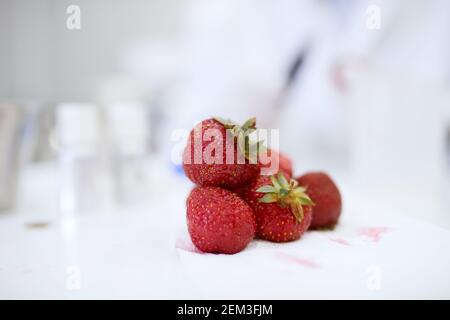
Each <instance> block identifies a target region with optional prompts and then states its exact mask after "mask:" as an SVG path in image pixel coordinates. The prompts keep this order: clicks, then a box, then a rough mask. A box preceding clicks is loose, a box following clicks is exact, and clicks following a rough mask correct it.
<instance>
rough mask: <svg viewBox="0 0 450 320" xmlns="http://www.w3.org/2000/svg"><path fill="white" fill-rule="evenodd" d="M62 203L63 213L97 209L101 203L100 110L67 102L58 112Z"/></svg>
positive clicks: (85, 104)
mask: <svg viewBox="0 0 450 320" xmlns="http://www.w3.org/2000/svg"><path fill="white" fill-rule="evenodd" d="M56 126H57V127H56V128H57V130H56V132H57V134H56V140H57V146H58V153H59V170H60V171H59V179H60V187H59V193H60V194H59V205H60V210H61V212H62V213H63V214H66V213H67V214H74V213H75V214H77V213H83V212H93V211H94V210H96V209H97V208H98V207H99V205H100V203H99V202H100V190H99V154H98V151H99V147H100V128H99V119H98V109H97V107H96V106H95V105H92V104H88V103H63V104H60V105H59V106H58V107H57V111H56Z"/></svg>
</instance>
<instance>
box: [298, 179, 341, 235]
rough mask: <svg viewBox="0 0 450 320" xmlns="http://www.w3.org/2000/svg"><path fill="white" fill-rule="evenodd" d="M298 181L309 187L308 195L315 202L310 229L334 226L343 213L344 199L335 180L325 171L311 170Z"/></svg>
mask: <svg viewBox="0 0 450 320" xmlns="http://www.w3.org/2000/svg"><path fill="white" fill-rule="evenodd" d="M297 181H298V183H299V184H300V185H302V186H305V187H306V188H307V193H308V195H309V196H310V197H311V199H312V200H313V201H314V203H315V206H314V212H313V219H312V222H311V226H310V229H318V228H319V229H322V228H324V229H328V228H332V227H334V226H335V225H336V223H337V222H338V219H339V216H340V215H341V210H342V199H341V194H340V193H339V189H338V187H337V186H336V184H335V183H334V182H333V180H332V179H331V178H330V177H329V176H328V175H327V174H325V173H323V172H311V173H307V174H304V175H303V176H301V177H299V178H298V179H297Z"/></svg>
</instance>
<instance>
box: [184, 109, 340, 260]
mask: <svg viewBox="0 0 450 320" xmlns="http://www.w3.org/2000/svg"><path fill="white" fill-rule="evenodd" d="M255 130H256V120H255V119H254V118H252V119H250V120H248V121H246V122H245V123H244V124H243V125H242V126H239V125H237V124H235V123H232V122H229V121H224V120H222V119H218V118H214V119H208V120H204V121H202V122H201V123H199V124H198V125H197V126H196V127H195V128H194V129H193V130H192V131H191V133H190V135H189V138H188V143H187V146H186V148H185V150H184V153H183V168H184V172H185V174H186V176H187V177H188V178H189V179H190V180H191V181H193V182H194V183H195V184H196V187H195V188H194V189H193V190H192V191H191V193H190V194H189V196H188V199H187V202H186V204H187V224H188V230H189V234H190V236H191V239H192V242H193V243H194V244H195V246H196V247H197V248H198V249H200V250H201V251H203V252H210V253H226V254H233V253H237V252H239V251H241V250H243V249H244V248H245V247H246V246H247V244H248V243H249V242H250V241H252V240H253V239H254V238H255V237H256V238H259V239H265V240H268V241H273V242H287V241H293V240H297V239H299V238H300V237H301V236H302V235H303V234H304V233H305V232H306V230H308V229H329V228H333V227H334V226H335V225H336V223H337V222H338V219H339V216H340V214H341V208H342V200H341V195H340V193H339V190H338V188H337V187H336V185H335V183H334V182H333V180H332V179H331V178H330V177H329V176H328V175H327V174H325V173H322V172H311V173H307V174H304V175H302V176H300V177H298V178H293V170H292V161H291V160H290V159H289V158H288V157H286V156H285V155H283V154H281V153H278V152H276V151H273V150H270V149H269V150H267V151H268V153H269V155H271V157H270V159H274V156H275V157H277V159H278V163H279V165H278V168H279V169H278V172H276V173H275V174H273V175H270V176H268V175H262V174H261V168H262V167H264V166H267V165H268V164H266V163H265V164H262V163H261V161H250V159H251V158H250V156H249V152H250V149H251V148H250V145H251V143H250V142H249V135H250V134H251V133H252V132H254V131H255ZM206 132H215V133H220V134H219V135H207V134H205V133H206ZM212 146H214V148H215V151H213V152H212V153H213V155H214V159H213V160H214V161H211V159H209V158H208V159H207V158H206V157H205V156H204V154H207V152H208V151H209V152H210V153H211V150H212ZM258 147H259V145H258ZM218 148H219V149H218ZM260 149H261V148H259V150H260ZM217 150H219V151H220V150H221V151H223V152H217ZM230 150H231V152H230ZM257 150H258V148H257ZM214 152H216V154H214ZM228 156H231V161H230V158H225V157H228ZM238 159H241V160H242V159H244V161H238ZM257 159H259V158H257Z"/></svg>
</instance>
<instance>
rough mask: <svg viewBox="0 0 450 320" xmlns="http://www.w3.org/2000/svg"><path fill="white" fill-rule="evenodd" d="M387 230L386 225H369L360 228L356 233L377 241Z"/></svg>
mask: <svg viewBox="0 0 450 320" xmlns="http://www.w3.org/2000/svg"><path fill="white" fill-rule="evenodd" d="M389 230H390V228H388V227H369V228H362V229H360V230H359V232H358V234H359V235H360V236H364V237H367V238H369V239H370V240H371V241H372V242H378V241H380V240H381V238H382V237H383V235H384V234H385V233H387V232H388V231H389Z"/></svg>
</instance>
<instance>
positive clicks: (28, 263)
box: [0, 171, 450, 299]
mask: <svg viewBox="0 0 450 320" xmlns="http://www.w3.org/2000/svg"><path fill="white" fill-rule="evenodd" d="M43 174H45V175H46V177H47V176H48V171H44V172H40V171H36V172H34V173H32V174H30V175H29V176H27V185H26V186H24V187H23V188H22V194H23V196H22V201H21V202H20V203H21V205H20V206H19V208H18V209H17V210H16V211H14V212H11V213H4V214H1V215H0V298H3V299H5V298H6V299H13V298H31V299H43V298H61V299H81V298H88V299H89V298H125V299H129V298H131V299H132V298H137V299H147V298H149V299H155V298H200V299H203V298H275V299H276V298H375V299H378V298H450V274H449V272H448V270H450V232H449V231H448V230H446V229H444V228H441V227H437V226H435V225H433V224H430V223H427V222H422V221H419V220H413V219H408V218H402V217H399V216H390V215H389V214H387V215H386V214H385V215H377V216H374V215H373V214H369V213H370V212H369V211H370V210H366V211H367V212H365V213H364V214H363V213H362V212H363V211H364V210H362V209H361V205H360V204H358V202H357V201H351V199H352V198H351V194H350V193H349V192H347V191H345V192H344V194H345V198H344V199H345V200H346V206H345V210H344V213H343V216H342V220H341V223H340V224H339V226H338V227H337V228H336V229H335V230H334V231H330V232H309V233H307V234H306V235H305V236H304V238H302V239H301V240H300V241H297V242H293V243H289V244H282V245H276V244H272V243H268V242H263V241H254V242H252V243H251V244H250V245H249V247H248V248H247V249H246V250H244V251H243V252H242V253H240V254H237V255H233V256H226V255H209V254H200V253H198V252H196V250H195V248H194V247H193V246H192V243H191V242H190V240H189V237H188V236H187V233H186V229H185V227H184V215H185V212H184V199H185V197H186V193H187V191H188V190H189V188H190V186H189V184H188V183H186V182H184V181H183V180H182V179H181V178H179V179H178V180H176V181H171V182H167V179H166V182H160V183H162V184H163V185H162V186H163V187H166V188H169V189H170V190H172V192H171V193H167V192H160V191H158V190H153V191H152V192H151V194H150V195H149V199H148V202H147V204H145V205H142V206H135V207H134V208H127V209H123V208H122V209H120V208H113V209H112V208H110V209H107V210H102V211H101V213H100V212H98V213H96V214H86V215H82V216H77V217H75V218H67V217H66V218H62V217H61V216H60V215H58V214H57V212H56V211H55V209H54V207H53V205H54V204H53V202H52V201H48V199H50V198H51V197H52V195H53V196H54V191H55V185H54V181H53V180H52V179H51V178H47V179H45V181H44V180H43V179H42V175H43ZM160 174H161V175H164V174H165V173H160ZM154 178H155V179H158V177H154ZM159 178H161V177H159ZM161 179H162V180H164V179H163V178H161ZM171 179H172V178H171ZM172 180H173V179H172ZM164 183H165V184H164ZM37 186H40V188H38V187H37ZM166 188H163V189H166ZM38 190H39V191H38ZM24 198H26V201H25V200H24ZM44 199H47V201H44ZM50 203H52V204H50ZM37 222H39V223H47V225H44V226H41V227H40V228H39V227H38V228H36V227H35V228H33V227H32V226H31V225H30V223H37Z"/></svg>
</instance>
